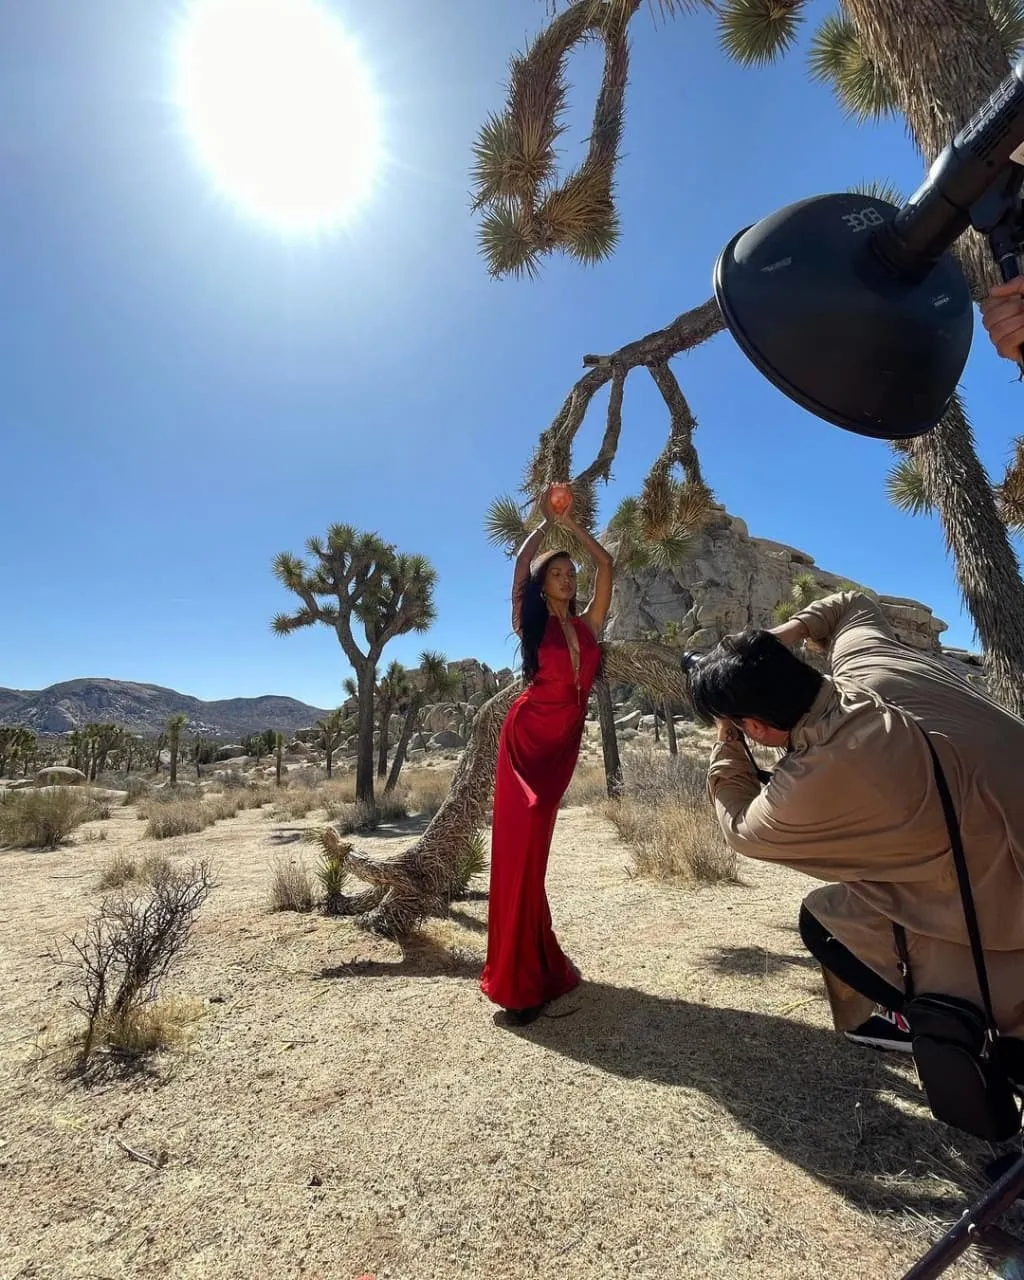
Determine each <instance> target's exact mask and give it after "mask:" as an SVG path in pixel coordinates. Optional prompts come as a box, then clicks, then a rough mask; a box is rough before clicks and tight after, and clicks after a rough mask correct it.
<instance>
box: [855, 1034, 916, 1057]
mask: <svg viewBox="0 0 1024 1280" xmlns="http://www.w3.org/2000/svg"><path fill="white" fill-rule="evenodd" d="M845 1035H846V1038H847V1040H849V1042H850V1043H851V1044H862V1045H866V1046H867V1048H869V1049H887V1050H888V1051H889V1052H890V1053H913V1052H914V1046H913V1045H912V1044H911V1043H910V1041H909V1040H885V1039H882V1038H881V1037H876V1036H859V1035H857V1033H856V1032H855V1031H847V1032H845Z"/></svg>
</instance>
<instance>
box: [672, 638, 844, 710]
mask: <svg viewBox="0 0 1024 1280" xmlns="http://www.w3.org/2000/svg"><path fill="white" fill-rule="evenodd" d="M689 675H690V697H691V699H692V701H693V709H694V711H695V712H696V713H697V716H698V717H699V718H700V719H701V720H703V721H704V722H705V723H706V724H710V723H711V721H712V720H716V719H717V720H731V721H736V720H743V719H745V718H747V717H748V716H749V717H750V718H752V719H755V720H761V721H763V722H764V723H765V724H767V725H771V727H772V728H773V729H781V730H783V731H784V732H787V733H788V732H789V730H790V729H792V728H793V727H794V726H795V725H796V723H797V721H798V720H800V719H801V718H802V717H803V716H805V715H806V714H807V712H808V711H809V710H810V709H811V703H812V702H813V701H814V699H815V698H816V697H817V696H818V691H819V689H820V688H821V682H822V677H821V676H820V675H819V674H818V672H817V671H815V670H814V668H813V667H810V666H808V665H807V663H806V662H802V661H801V660H800V659H799V658H798V657H796V655H795V654H792V653H790V651H789V650H788V649H787V648H786V646H785V645H784V644H783V643H782V641H781V640H778V639H776V637H775V636H773V635H772V634H771V632H769V631H758V630H754V629H752V628H751V629H748V630H746V631H740V632H737V634H736V635H731V636H726V637H725V638H724V639H723V640H722V641H721V642H720V643H719V644H718V646H717V647H716V648H714V649H712V650H711V652H710V653H709V654H708V655H707V656H706V657H703V658H700V659H699V660H698V661H696V662H693V663H692V664H691V666H690V671H689Z"/></svg>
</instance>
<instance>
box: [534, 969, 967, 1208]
mask: <svg viewBox="0 0 1024 1280" xmlns="http://www.w3.org/2000/svg"><path fill="white" fill-rule="evenodd" d="M570 1013H572V1014H573V1015H574V1016H571V1017H570V1016H567V1015H568V1014H570ZM512 1034H516V1035H520V1036H523V1037H525V1038H527V1039H529V1040H532V1041H534V1042H535V1043H536V1044H538V1045H540V1046H543V1047H544V1048H546V1049H548V1050H550V1051H551V1052H553V1053H560V1054H563V1055H564V1056H565V1057H568V1058H572V1059H574V1060H575V1061H577V1062H582V1063H586V1064H588V1065H590V1066H593V1067H597V1068H598V1069H599V1070H601V1071H606V1072H609V1073H611V1074H612V1075H617V1076H621V1077H623V1078H625V1079H630V1080H635V1079H641V1080H649V1081H652V1082H654V1083H656V1084H662V1085H668V1086H670V1087H673V1088H678V1089H696V1090H699V1091H700V1092H701V1093H703V1094H705V1095H706V1096H707V1097H709V1098H711V1099H713V1100H714V1101H715V1102H716V1103H718V1104H719V1105H720V1106H722V1107H724V1108H725V1109H726V1110H727V1111H728V1112H729V1113H730V1114H731V1115H732V1116H733V1118H734V1119H735V1120H736V1121H737V1122H738V1123H739V1124H740V1125H742V1126H743V1127H744V1128H745V1129H747V1130H749V1131H750V1132H751V1133H753V1134H754V1135H755V1136H756V1137H757V1138H758V1139H759V1140H760V1141H761V1142H762V1143H764V1144H765V1146H767V1147H769V1148H771V1149H772V1150H773V1151H775V1152H777V1153H778V1154H779V1155H780V1156H781V1157H782V1158H783V1159H784V1160H787V1161H789V1162H790V1163H791V1164H794V1165H798V1166H799V1167H800V1168H802V1169H804V1170H806V1172H807V1173H809V1174H810V1175H811V1176H812V1177H814V1178H817V1179H818V1180H819V1181H820V1182H822V1183H824V1184H826V1185H827V1186H829V1187H831V1188H833V1189H834V1190H836V1191H838V1192H839V1193H840V1194H842V1195H843V1196H845V1197H846V1199H847V1200H849V1201H850V1202H851V1203H852V1204H854V1205H855V1206H856V1207H857V1208H859V1209H862V1210H866V1211H868V1212H872V1213H889V1212H892V1211H893V1210H901V1211H904V1212H906V1211H907V1210H911V1211H913V1212H915V1213H919V1214H930V1215H937V1216H940V1217H944V1218H948V1217H949V1216H951V1215H953V1214H955V1213H957V1212H959V1209H960V1208H961V1204H960V1199H959V1194H958V1193H960V1194H966V1195H968V1196H970V1197H973V1196H976V1195H977V1194H978V1193H979V1192H980V1190H981V1189H982V1187H983V1183H982V1181H981V1180H980V1179H979V1178H978V1177H977V1176H976V1175H975V1174H974V1173H973V1171H972V1169H971V1167H969V1166H971V1165H973V1166H974V1167H975V1168H976V1167H978V1166H980V1165H981V1164H982V1163H983V1162H984V1161H985V1160H987V1159H989V1158H991V1154H992V1152H991V1149H990V1148H989V1147H988V1146H987V1145H986V1144H985V1143H982V1142H980V1141H977V1140H975V1139H973V1138H971V1137H969V1136H967V1135H965V1134H960V1133H957V1132H956V1131H954V1130H952V1129H949V1128H947V1127H946V1126H945V1125H941V1124H939V1123H937V1122H936V1121H934V1120H932V1119H931V1117H930V1116H929V1115H928V1114H927V1112H926V1111H924V1109H923V1108H924V1103H923V1096H922V1095H921V1093H920V1092H919V1090H918V1089H917V1087H916V1085H915V1084H914V1082H913V1081H912V1080H911V1079H910V1078H908V1076H907V1075H905V1074H903V1073H901V1071H899V1070H898V1069H897V1068H896V1066H895V1064H894V1063H893V1062H892V1059H891V1058H888V1059H887V1058H886V1057H885V1056H884V1055H882V1054H876V1053H872V1052H871V1051H869V1050H864V1049H856V1048H854V1047H853V1046H852V1045H850V1044H848V1043H847V1042H846V1041H845V1040H843V1039H842V1037H840V1036H837V1035H836V1034H835V1033H834V1032H831V1031H824V1030H821V1029H819V1028H816V1027H810V1026H806V1025H804V1024H802V1023H798V1022H791V1021H788V1020H787V1019H785V1018H781V1017H775V1016H773V1015H770V1014H763V1013H754V1012H750V1011H747V1010H740V1009H722V1008H713V1007H710V1006H706V1005H699V1004H690V1003H687V1002H686V1001H684V1000H668V999H664V998H662V997H660V996H655V995H650V994H648V993H647V992H644V991H638V990H634V989H631V988H624V987H614V986H609V985H606V984H603V983H592V982H585V983H583V984H582V985H581V986H580V987H579V988H577V991H575V992H573V993H572V994H571V995H570V996H567V997H566V998H565V1000H564V1001H560V1002H559V1003H558V1005H556V1006H555V1008H554V1009H553V1010H552V1015H551V1016H548V1017H541V1018H540V1019H538V1020H537V1021H536V1022H534V1023H531V1024H529V1025H527V1026H525V1027H522V1028H515V1029H514V1030H513V1032H512ZM908 1104H909V1106H908ZM951 1143H952V1144H954V1145H955V1147H956V1149H957V1151H959V1153H960V1155H961V1156H962V1157H963V1159H964V1161H965V1162H966V1164H960V1163H958V1162H957V1160H956V1159H955V1158H954V1157H953V1156H951V1154H950V1150H949V1147H950V1144H951ZM943 1184H945V1185H943Z"/></svg>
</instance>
